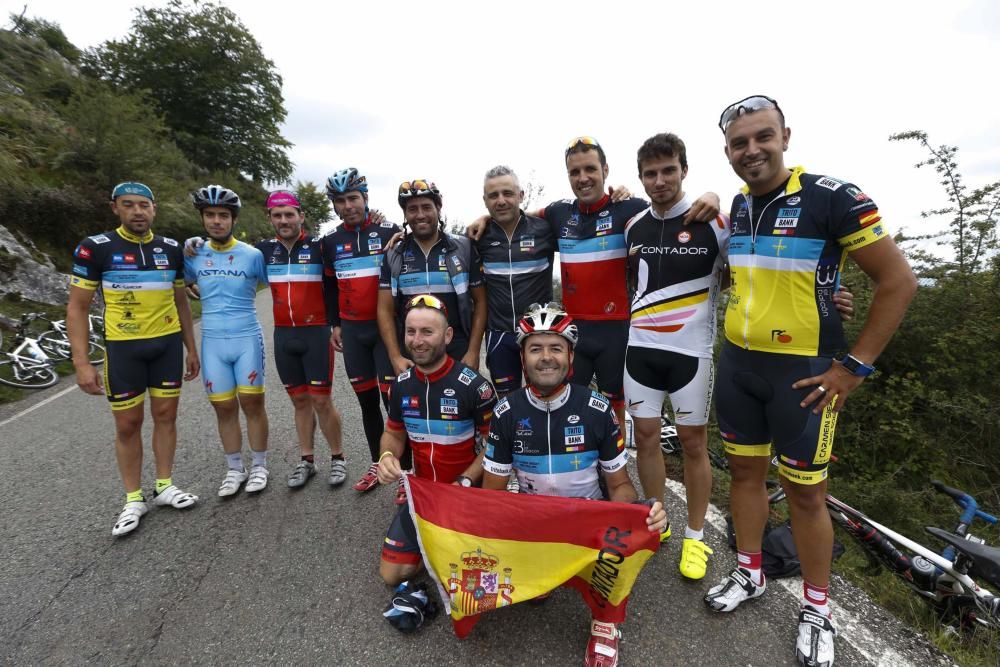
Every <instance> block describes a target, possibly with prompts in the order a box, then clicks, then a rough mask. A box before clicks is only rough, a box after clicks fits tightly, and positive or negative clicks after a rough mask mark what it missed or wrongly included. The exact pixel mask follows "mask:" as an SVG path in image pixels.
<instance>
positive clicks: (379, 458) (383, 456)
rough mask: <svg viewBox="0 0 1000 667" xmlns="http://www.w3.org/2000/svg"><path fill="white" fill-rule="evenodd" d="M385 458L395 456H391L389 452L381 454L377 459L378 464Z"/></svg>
mask: <svg viewBox="0 0 1000 667" xmlns="http://www.w3.org/2000/svg"><path fill="white" fill-rule="evenodd" d="M386 456H395V454H393V453H392V452H390V451H385V452H382V454H381V455H380V456H379V457H378V462H379V463H382V459H384V458H385V457H386Z"/></svg>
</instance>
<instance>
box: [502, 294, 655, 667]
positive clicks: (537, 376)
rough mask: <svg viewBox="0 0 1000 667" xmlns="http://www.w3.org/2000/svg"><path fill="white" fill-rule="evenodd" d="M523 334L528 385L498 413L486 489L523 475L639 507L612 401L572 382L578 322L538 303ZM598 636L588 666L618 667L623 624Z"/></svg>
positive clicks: (544, 486)
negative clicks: (512, 475)
mask: <svg viewBox="0 0 1000 667" xmlns="http://www.w3.org/2000/svg"><path fill="white" fill-rule="evenodd" d="M517 328H518V331H517V339H518V344H519V345H520V346H521V357H522V366H523V367H524V373H525V375H526V376H527V380H528V386H527V387H525V388H524V389H520V390H518V391H515V392H513V393H511V394H509V395H508V396H507V397H505V398H504V399H503V400H502V401H500V402H499V403H498V404H497V406H496V408H495V409H494V411H493V420H492V424H491V426H490V437H489V441H488V443H487V446H486V452H485V456H484V458H483V468H484V470H485V472H484V477H483V488H486V489H496V490H501V489H505V488H506V487H507V482H508V480H509V478H510V476H511V474H512V473H516V474H517V478H518V482H519V485H520V492H521V493H533V494H540V495H552V496H565V497H575V498H591V499H603V498H607V499H610V500H613V501H615V502H625V503H628V502H636V500H637V497H638V496H637V494H636V491H635V487H634V486H632V481H631V480H630V479H629V476H628V472H627V471H626V469H625V466H626V464H627V462H628V455H627V453H626V452H625V448H624V442H623V441H622V435H621V430H620V428H619V425H618V419H617V417H616V416H615V414H614V411H613V410H612V408H611V402H610V401H609V399H608V398H607V397H606V396H604V395H603V394H600V393H598V392H594V391H591V390H590V389H589V388H587V387H584V386H582V385H578V384H568V383H567V375H568V374H569V369H570V368H571V367H572V365H573V349H574V348H575V347H576V343H577V328H576V325H575V324H574V323H573V320H572V318H570V317H569V315H567V314H566V312H565V311H564V310H563V309H562V306H560V305H559V304H557V303H549V304H546V305H545V306H540V305H538V304H532V305H531V306H530V307H529V308H528V312H527V313H525V315H524V317H523V318H522V319H521V321H520V322H519V323H518V325H517ZM598 468H600V470H601V472H603V475H604V477H603V481H604V483H605V485H606V488H602V484H601V477H600V475H599V474H598ZM648 502H650V503H651V505H652V506H651V507H650V510H649V516H648V517H647V518H646V523H647V525H648V526H649V530H650V531H656V532H662V531H663V530H664V529H665V528H666V526H667V515H666V512H664V510H663V504H662V503H661V502H660V501H659V500H653V499H651V500H650V501H648ZM590 633H591V637H590V643H589V644H588V646H587V656H586V663H585V664H586V665H590V666H594V667H596V666H598V665H600V666H601V667H614V665H617V664H618V639H619V637H620V632H619V631H618V629H617V628H616V627H615V625H614V624H611V623H602V622H599V621H596V620H594V621H592V623H591V628H590Z"/></svg>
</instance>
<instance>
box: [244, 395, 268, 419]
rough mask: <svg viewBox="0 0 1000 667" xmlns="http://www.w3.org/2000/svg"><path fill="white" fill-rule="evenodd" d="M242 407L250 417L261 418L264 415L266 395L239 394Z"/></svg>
mask: <svg viewBox="0 0 1000 667" xmlns="http://www.w3.org/2000/svg"><path fill="white" fill-rule="evenodd" d="M238 396H239V400H240V407H241V408H243V413H244V414H245V415H246V416H248V417H259V416H260V415H262V414H264V394H238Z"/></svg>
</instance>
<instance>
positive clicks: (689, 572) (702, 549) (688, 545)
mask: <svg viewBox="0 0 1000 667" xmlns="http://www.w3.org/2000/svg"><path fill="white" fill-rule="evenodd" d="M712 553H714V552H713V551H712V550H711V549H710V548H709V546H708V545H707V544H705V543H704V542H702V541H701V540H696V539H693V538H690V537H686V538H684V545H683V546H682V547H681V564H680V568H679V569H680V571H681V574H682V575H684V577H685V578H686V579H701V578H703V577H704V576H705V571H706V570H707V569H708V557H709V556H710V555H711V554H712Z"/></svg>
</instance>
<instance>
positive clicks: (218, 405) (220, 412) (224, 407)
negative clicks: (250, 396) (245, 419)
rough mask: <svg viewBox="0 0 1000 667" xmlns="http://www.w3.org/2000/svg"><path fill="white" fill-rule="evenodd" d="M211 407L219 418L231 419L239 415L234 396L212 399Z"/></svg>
mask: <svg viewBox="0 0 1000 667" xmlns="http://www.w3.org/2000/svg"><path fill="white" fill-rule="evenodd" d="M212 408H213V409H214V410H215V414H216V415H217V416H218V417H219V419H233V418H234V417H238V416H239V410H240V406H239V403H237V401H236V399H235V398H229V399H226V400H224V401H212Z"/></svg>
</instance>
